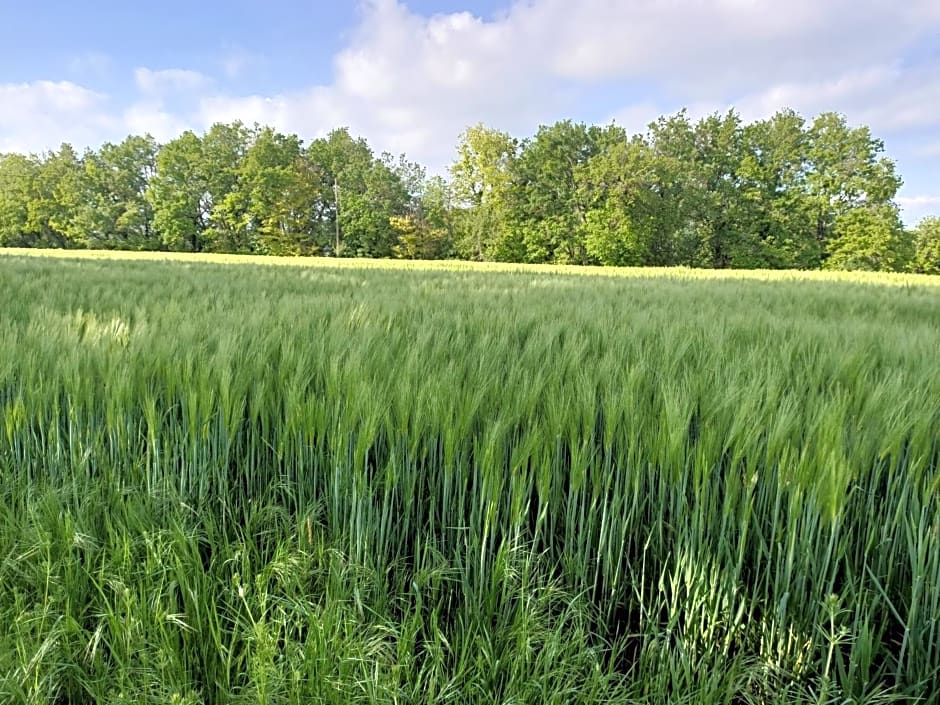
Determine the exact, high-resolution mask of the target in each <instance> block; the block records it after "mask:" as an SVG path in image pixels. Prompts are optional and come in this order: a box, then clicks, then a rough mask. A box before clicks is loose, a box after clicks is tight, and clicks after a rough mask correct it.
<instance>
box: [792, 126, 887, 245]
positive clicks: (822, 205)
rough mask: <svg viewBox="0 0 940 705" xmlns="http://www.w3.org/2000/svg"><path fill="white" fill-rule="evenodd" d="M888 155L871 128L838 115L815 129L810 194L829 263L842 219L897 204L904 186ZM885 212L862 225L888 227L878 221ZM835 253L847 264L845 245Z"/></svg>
mask: <svg viewBox="0 0 940 705" xmlns="http://www.w3.org/2000/svg"><path fill="white" fill-rule="evenodd" d="M883 152H884V143H883V142H882V141H881V140H879V139H876V138H874V137H872V134H871V131H870V130H869V129H868V128H867V127H855V128H853V127H849V126H848V124H847V123H846V120H845V117H844V116H842V115H838V114H836V113H823V114H821V115H820V116H818V117H817V118H816V119H815V120H814V121H813V124H812V126H811V127H810V128H809V130H808V133H807V174H806V190H807V197H808V203H809V204H810V208H811V210H812V214H813V219H814V221H815V223H814V225H815V231H816V239H817V241H818V243H819V246H820V249H821V251H822V253H823V258H826V257H828V256H829V255H830V253H831V252H833V248H832V247H831V246H830V244H829V240H831V239H832V238H833V237H835V236H836V235H837V221H839V219H840V218H842V217H844V216H845V215H846V214H847V213H848V212H849V211H851V210H853V209H855V208H863V207H876V206H886V207H890V204H892V203H893V200H894V197H895V196H896V195H897V192H898V189H899V188H900V187H901V183H902V182H901V179H900V178H899V177H898V175H897V173H896V172H895V165H894V162H892V161H891V160H890V159H887V158H886V157H884V156H882V153H883ZM879 212H881V211H879V209H877V208H876V209H875V210H874V211H871V212H869V214H868V215H866V216H861V217H860V220H859V222H862V220H864V219H865V218H869V219H874V221H878V220H882V221H883V222H885V223H886V222H887V221H884V219H883V218H882V216H881V215H873V214H875V213H879ZM885 212H886V211H885ZM842 222H843V229H844V224H845V221H844V220H843V221H842ZM835 250H837V251H839V252H840V255H839V257H840V258H842V261H846V260H845V259H844V257H845V247H844V245H843V246H837V247H836V248H835Z"/></svg>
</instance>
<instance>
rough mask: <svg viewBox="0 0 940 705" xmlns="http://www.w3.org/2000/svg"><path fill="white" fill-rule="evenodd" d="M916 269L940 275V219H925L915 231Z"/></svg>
mask: <svg viewBox="0 0 940 705" xmlns="http://www.w3.org/2000/svg"><path fill="white" fill-rule="evenodd" d="M914 243H915V245H914V248H915V250H914V252H915V254H914V262H913V264H914V268H915V269H916V270H917V271H918V272H922V273H924V274H940V218H937V217H931V218H924V219H923V220H922V221H921V222H920V224H919V225H918V226H917V229H916V230H915V231H914Z"/></svg>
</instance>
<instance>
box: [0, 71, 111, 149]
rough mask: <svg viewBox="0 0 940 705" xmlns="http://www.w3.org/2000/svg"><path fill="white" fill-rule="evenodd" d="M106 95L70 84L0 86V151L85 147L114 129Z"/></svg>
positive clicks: (44, 83)
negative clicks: (65, 145) (68, 145)
mask: <svg viewBox="0 0 940 705" xmlns="http://www.w3.org/2000/svg"><path fill="white" fill-rule="evenodd" d="M109 108H110V105H109V103H108V99H107V97H106V96H104V95H101V94H100V93H96V92H95V91H92V90H89V89H88V88H85V87H83V86H80V85H78V84H76V83H72V82H71V81H34V82H31V83H14V84H0V152H12V151H17V152H40V151H44V150H46V149H49V148H53V147H55V146H57V145H58V144H59V143H61V142H75V143H77V144H89V143H92V142H94V141H96V140H97V139H98V137H99V136H100V135H101V134H103V133H106V132H107V131H109V130H110V129H112V128H113V127H114V126H115V119H114V117H113V116H112V114H111V112H110V110H109Z"/></svg>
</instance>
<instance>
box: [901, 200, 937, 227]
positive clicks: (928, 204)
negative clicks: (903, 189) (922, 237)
mask: <svg viewBox="0 0 940 705" xmlns="http://www.w3.org/2000/svg"><path fill="white" fill-rule="evenodd" d="M897 201H898V205H899V206H900V207H901V213H902V215H903V218H904V223H905V225H907V226H914V225H916V224H917V223H919V222H920V221H921V220H923V219H924V218H926V217H927V216H936V215H940V194H937V195H925V194H921V195H915V196H901V197H899V198H898V199H897Z"/></svg>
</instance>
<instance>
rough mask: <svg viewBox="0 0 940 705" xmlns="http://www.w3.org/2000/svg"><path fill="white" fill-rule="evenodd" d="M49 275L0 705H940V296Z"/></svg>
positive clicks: (456, 268) (28, 348) (847, 284)
mask: <svg viewBox="0 0 940 705" xmlns="http://www.w3.org/2000/svg"><path fill="white" fill-rule="evenodd" d="M25 254H26V253H23V252H13V253H8V254H7V255H4V256H0V301H2V306H0V586H2V589H0V624H2V625H3V626H2V629H0V702H3V703H8V702H9V703H50V704H52V703H55V704H62V705H66V704H79V703H82V704H84V703H89V704H90V703H115V704H116V703H134V704H135V705H143V704H150V703H153V704H156V703H174V704H176V705H183V704H186V705H195V704H196V703H206V704H207V705H209V704H213V705H214V704H228V703H232V704H234V703H258V704H261V703H292V704H297V705H300V704H301V703H304V704H306V703H325V704H327V703H328V704H335V705H346V704H355V703H389V704H395V705H406V704H411V703H414V704H418V703H421V704H424V703H455V704H461V705H463V704H475V703H481V704H482V703H485V704H487V705H489V704H491V703H504V704H506V705H510V704H512V705H522V704H529V703H532V704H536V703H538V704H543V703H544V704H550V705H556V704H557V705H562V704H567V703H647V704H649V705H654V704H657V705H658V704H660V703H689V704H692V703H705V704H711V703H723V704H727V705H738V704H743V703H755V704H756V703H777V704H779V705H783V704H784V703H787V704H789V703H817V704H818V703H833V704H835V703H849V702H851V703H868V704H872V703H884V702H898V701H904V702H911V701H913V700H916V699H919V701H920V702H923V703H928V704H930V703H934V704H935V703H940V619H938V618H940V549H938V534H940V278H928V277H923V276H901V275H852V274H839V275H836V274H819V273H817V274H805V273H788V274H772V273H768V272H736V273H734V274H733V275H730V276H729V275H722V274H719V273H715V272H698V271H693V270H668V271H667V270H629V271H625V270H598V269H587V268H572V269H568V270H560V269H553V268H550V267H525V266H522V265H510V266H506V267H497V266H487V267H478V266H474V265H470V264H454V263H443V264H438V265H433V266H432V265H428V264H402V263H399V264H395V265H393V264H391V263H373V264H372V265H371V266H365V264H364V263H363V262H361V261H360V262H355V263H350V262H343V261H329V260H326V261H324V260H277V259H276V258H265V259H264V260H263V262H264V264H260V263H259V261H258V260H252V259H251V258H237V257H221V258H217V261H201V260H200V259H199V258H193V257H186V256H185V255H178V256H176V257H170V256H165V255H160V254H154V253H151V254H149V255H123V256H117V257H107V256H104V255H96V254H94V253H92V254H89V253H81V254H79V253H65V257H50V256H46V255H44V256H39V257H36V256H25ZM29 254H30V255H34V254H36V252H35V251H34V252H31V253H29ZM202 259H203V260H211V258H202ZM278 262H283V263H290V264H291V265H293V266H285V267H281V266H272V265H273V264H275V263H278Z"/></svg>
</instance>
